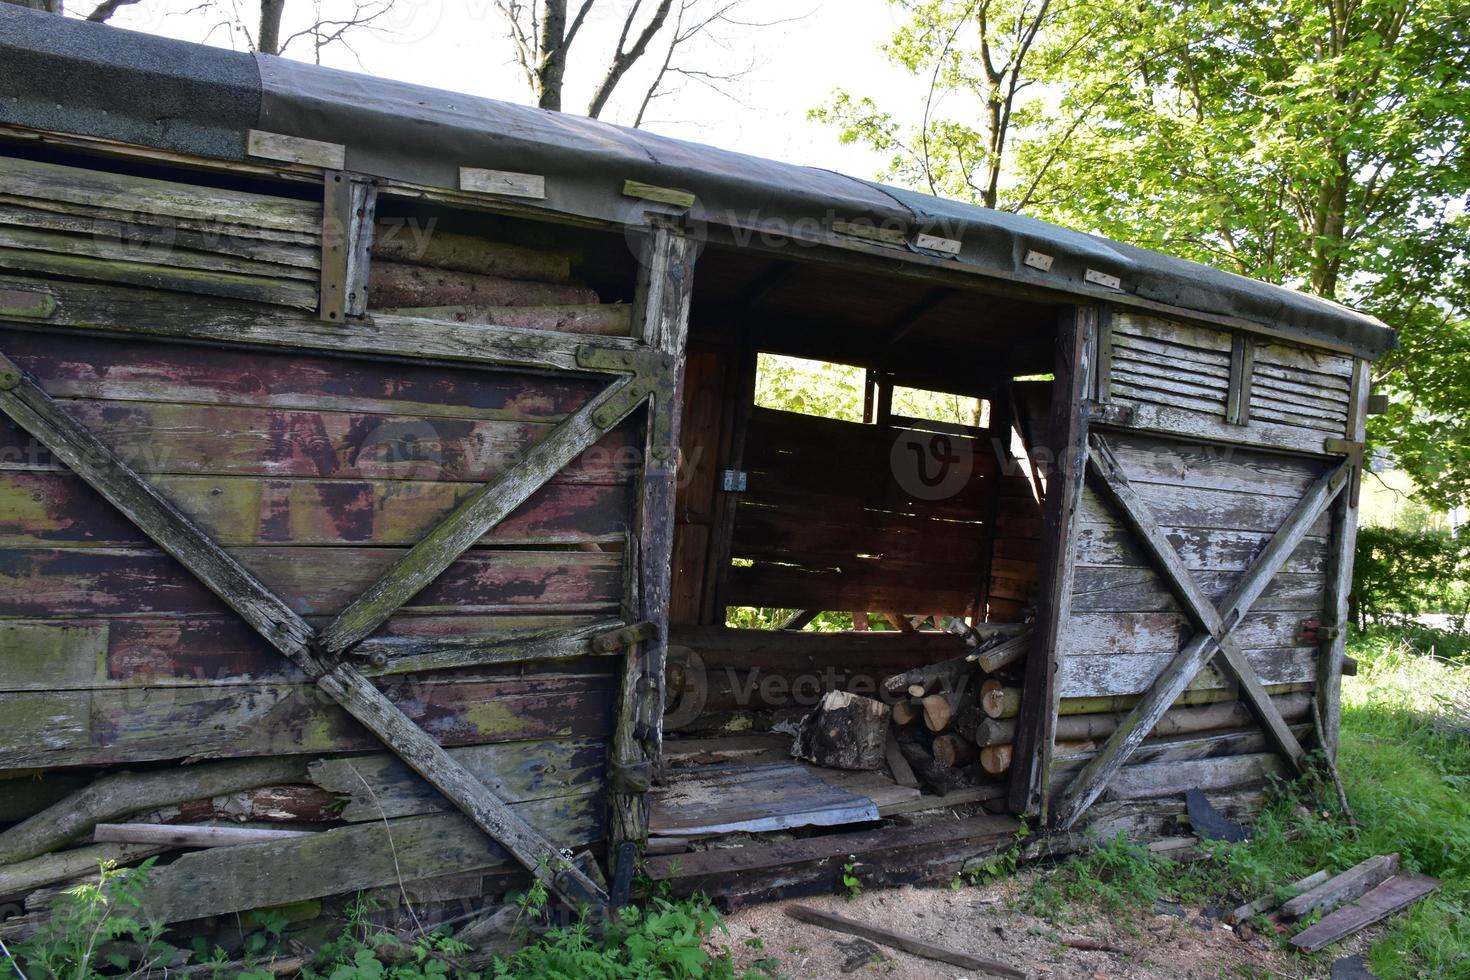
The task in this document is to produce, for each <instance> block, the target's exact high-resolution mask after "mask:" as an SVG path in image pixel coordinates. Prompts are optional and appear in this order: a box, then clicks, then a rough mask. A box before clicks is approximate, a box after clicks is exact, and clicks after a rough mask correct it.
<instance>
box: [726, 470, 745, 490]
mask: <svg viewBox="0 0 1470 980" xmlns="http://www.w3.org/2000/svg"><path fill="white" fill-rule="evenodd" d="M749 485H750V475H749V474H748V473H746V472H745V471H744V470H724V471H722V472H721V473H720V489H721V490H723V491H725V492H726V493H744V492H745V489H746V487H748V486H749Z"/></svg>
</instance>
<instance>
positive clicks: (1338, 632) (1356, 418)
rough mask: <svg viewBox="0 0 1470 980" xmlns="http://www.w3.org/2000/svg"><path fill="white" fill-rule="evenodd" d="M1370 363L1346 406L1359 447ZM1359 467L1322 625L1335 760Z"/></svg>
mask: <svg viewBox="0 0 1470 980" xmlns="http://www.w3.org/2000/svg"><path fill="white" fill-rule="evenodd" d="M1369 384H1370V378H1369V369H1368V362H1367V361H1365V360H1363V359H1361V358H1359V359H1358V360H1357V361H1355V362H1354V364H1353V381H1352V389H1351V390H1350V391H1349V392H1348V394H1349V396H1350V398H1351V399H1352V400H1351V401H1350V402H1349V403H1348V421H1347V437H1348V439H1349V440H1350V441H1352V442H1356V443H1359V444H1361V443H1362V442H1363V437H1364V435H1365V433H1366V427H1367V415H1368V388H1369ZM1362 479H1363V473H1362V470H1361V468H1358V469H1356V470H1355V471H1354V472H1353V474H1352V475H1351V476H1350V477H1348V485H1347V486H1346V487H1345V488H1344V489H1343V492H1342V493H1340V494H1338V497H1337V500H1336V502H1335V503H1334V504H1333V506H1332V539H1331V540H1332V545H1331V552H1330V554H1329V560H1328V568H1327V590H1326V609H1325V610H1324V611H1323V617H1322V620H1323V623H1324V624H1325V625H1327V626H1331V627H1333V628H1334V629H1335V632H1334V633H1333V634H1332V637H1331V638H1330V639H1329V640H1327V642H1326V643H1324V644H1323V645H1322V650H1321V653H1320V655H1319V657H1318V661H1317V699H1318V706H1319V707H1320V708H1321V711H1322V733H1323V736H1324V737H1325V738H1326V740H1327V744H1325V745H1323V746H1322V751H1324V752H1326V753H1327V756H1328V758H1330V759H1336V758H1337V737H1338V729H1339V727H1340V726H1341V724H1342V664H1343V658H1344V657H1346V656H1347V631H1348V626H1349V623H1348V595H1349V593H1350V592H1351V591H1352V588H1353V553H1354V550H1355V549H1356V548H1357V543H1358V493H1357V490H1358V483H1359V482H1360V481H1361V480H1362Z"/></svg>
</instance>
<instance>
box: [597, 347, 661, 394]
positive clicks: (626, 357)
mask: <svg viewBox="0 0 1470 980" xmlns="http://www.w3.org/2000/svg"><path fill="white" fill-rule="evenodd" d="M577 367H580V368H586V369H587V370H589V371H598V372H601V373H604V374H631V375H634V376H636V377H637V378H638V379H639V380H641V381H646V382H649V383H650V384H651V383H652V382H653V381H654V380H655V379H656V378H659V377H662V376H664V375H666V374H668V373H669V372H670V371H672V370H673V369H674V359H673V358H672V357H670V356H669V355H667V354H661V353H659V352H658V351H656V350H652V349H651V348H647V347H637V348H633V349H631V350H630V349H628V348H626V347H624V348H617V347H602V346H599V345H597V344H582V345H580V346H578V347H577Z"/></svg>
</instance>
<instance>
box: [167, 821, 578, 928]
mask: <svg viewBox="0 0 1470 980" xmlns="http://www.w3.org/2000/svg"><path fill="white" fill-rule="evenodd" d="M599 803H600V801H599V799H598V797H597V796H596V795H595V794H593V795H584V796H574V797H564V798H554V799H547V800H535V801H532V802H529V803H521V804H515V805H513V806H512V807H510V810H511V812H513V813H515V814H516V816H517V817H518V818H520V819H521V820H522V821H527V822H531V823H534V824H536V825H538V826H542V827H545V828H546V829H547V830H546V832H547V834H548V836H549V837H550V838H551V839H552V840H553V841H554V842H555V844H556V845H558V846H562V847H572V846H577V845H581V844H586V843H588V842H590V841H594V840H597V839H598V838H599V837H600V836H601V832H602V831H601V819H600V815H599V810H600V806H599ZM512 863H513V859H512V858H511V856H510V855H509V854H507V853H506V851H505V850H504V849H503V848H502V847H500V846H499V845H497V844H495V843H494V842H493V841H491V840H490V839H489V838H488V837H486V836H485V834H484V833H483V832H482V831H481V830H480V829H479V828H477V827H476V826H475V825H474V824H473V823H471V822H470V821H469V820H467V819H465V818H464V817H462V816H460V815H458V814H443V815H436V816H423V817H407V818H404V819H401V820H396V821H390V822H389V823H388V824H387V825H384V824H383V823H382V822H381V821H376V822H368V823H361V824H355V825H353V826H350V827H342V828H339V829H336V830H329V831H326V832H324V833H321V834H314V835H312V836H311V837H306V838H298V839H296V840H289V841H278V842H271V843H264V844H244V845H241V846H239V847H229V848H214V849H211V850H208V851H200V852H196V853H193V854H186V855H184V856H183V857H181V858H180V859H179V860H177V861H175V862H173V863H172V864H170V865H167V866H166V867H162V868H156V869H154V871H153V873H152V874H150V875H149V878H148V889H147V892H146V895H145V897H144V906H143V912H144V914H146V915H149V916H152V917H156V918H158V919H159V920H161V921H164V922H177V921H181V920H185V919H190V918H194V917H196V916H197V915H198V914H199V911H200V910H201V909H208V910H210V911H211V912H212V913H215V914H223V913H228V912H232V911H244V910H246V909H252V908H263V907H268V906H273V905H283V904H287V903H290V902H299V901H303V900H306V899H310V898H317V897H320V896H323V895H335V894H340V893H343V892H353V891H358V890H360V889H365V888H375V887H379V886H383V885H391V884H394V883H395V882H398V881H412V880H414V879H418V878H430V877H438V876H441V875H446V874H459V873H464V872H469V871H480V870H486V869H490V868H503V867H507V866H509V865H511V864H512Z"/></svg>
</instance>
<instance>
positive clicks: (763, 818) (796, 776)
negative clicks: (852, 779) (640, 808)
mask: <svg viewBox="0 0 1470 980" xmlns="http://www.w3.org/2000/svg"><path fill="white" fill-rule="evenodd" d="M878 818H879V814H878V807H877V804H875V803H874V802H873V800H872V799H870V798H869V797H868V796H866V795H862V794H859V793H854V792H851V791H849V790H847V789H843V788H840V787H839V786H837V785H834V784H832V783H829V782H828V781H826V780H824V779H822V778H821V777H820V776H819V775H818V774H817V773H816V772H815V771H814V769H813V768H812V767H811V766H807V765H804V764H802V763H797V762H786V763H778V764H772V765H750V764H734V765H727V766H709V767H699V768H697V769H695V770H692V771H689V772H681V773H680V774H679V775H678V776H677V777H676V778H674V779H673V780H671V781H670V783H669V784H668V785H667V786H666V787H661V788H659V789H657V790H655V791H654V792H653V793H652V795H651V797H650V801H649V818H648V819H649V822H648V830H649V833H650V834H655V835H658V836H661V837H707V836H712V835H717V834H728V833H736V832H749V833H764V832H768V831H775V830H789V829H791V828H795V827H833V826H840V825H842V824H847V823H867V822H870V821H874V820H877V819H878Z"/></svg>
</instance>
